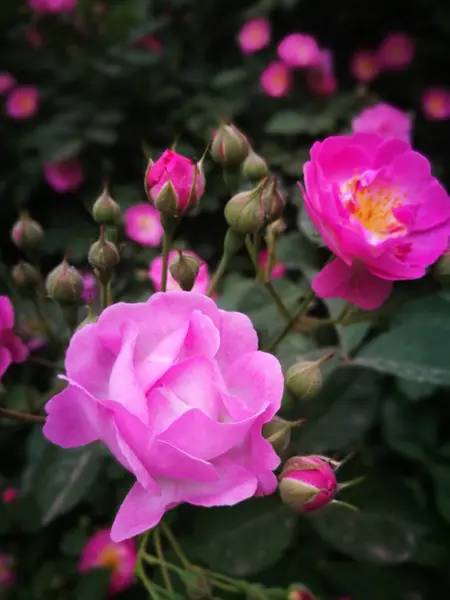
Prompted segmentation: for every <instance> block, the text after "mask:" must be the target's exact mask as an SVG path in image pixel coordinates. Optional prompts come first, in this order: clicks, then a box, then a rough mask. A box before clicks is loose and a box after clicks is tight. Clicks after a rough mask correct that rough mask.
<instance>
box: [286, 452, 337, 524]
mask: <svg viewBox="0 0 450 600" xmlns="http://www.w3.org/2000/svg"><path fill="white" fill-rule="evenodd" d="M279 490H280V496H281V499H282V501H283V502H284V503H285V504H287V505H288V506H290V507H291V508H292V509H293V510H294V511H295V512H298V513H304V512H311V511H313V510H316V509H318V508H320V507H322V506H325V505H326V504H329V503H330V502H331V501H332V500H333V498H334V497H335V495H336V493H337V491H338V484H337V481H336V475H335V473H334V470H333V468H332V466H331V465H330V462H329V461H327V460H326V459H325V458H323V457H321V456H294V457H293V458H290V459H289V460H288V461H287V462H286V464H285V465H284V467H283V470H282V472H281V475H280V481H279Z"/></svg>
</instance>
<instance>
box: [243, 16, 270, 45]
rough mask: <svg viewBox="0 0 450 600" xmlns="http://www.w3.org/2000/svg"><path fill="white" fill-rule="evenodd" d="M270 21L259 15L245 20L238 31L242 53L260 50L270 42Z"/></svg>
mask: <svg viewBox="0 0 450 600" xmlns="http://www.w3.org/2000/svg"><path fill="white" fill-rule="evenodd" d="M270 35H271V33H270V23H269V21H268V20H267V19H265V18H263V17H260V18H256V19H251V20H250V21H247V23H245V24H244V25H243V27H242V29H241V30H240V32H239V36H238V43H239V46H240V48H241V51H242V52H243V54H252V53H253V52H258V50H262V48H265V47H266V46H267V45H268V44H269V43H270Z"/></svg>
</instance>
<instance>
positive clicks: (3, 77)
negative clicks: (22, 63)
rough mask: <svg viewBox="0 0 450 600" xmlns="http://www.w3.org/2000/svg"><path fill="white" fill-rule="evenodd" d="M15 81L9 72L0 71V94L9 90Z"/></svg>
mask: <svg viewBox="0 0 450 600" xmlns="http://www.w3.org/2000/svg"><path fill="white" fill-rule="evenodd" d="M16 83H17V82H16V80H15V78H14V77H13V76H12V75H11V73H5V72H3V73H0V95H1V94H6V93H8V92H10V91H11V90H12V88H13V87H14V86H15V85H16Z"/></svg>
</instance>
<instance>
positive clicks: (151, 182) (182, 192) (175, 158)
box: [145, 150, 205, 217]
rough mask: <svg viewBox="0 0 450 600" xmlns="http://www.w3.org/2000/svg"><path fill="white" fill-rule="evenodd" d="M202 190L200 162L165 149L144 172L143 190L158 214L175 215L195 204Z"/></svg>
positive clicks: (202, 181)
mask: <svg viewBox="0 0 450 600" xmlns="http://www.w3.org/2000/svg"><path fill="white" fill-rule="evenodd" d="M204 189H205V176H204V174H203V167H202V164H201V161H200V162H199V163H196V164H194V163H193V162H192V161H191V160H189V159H188V158H186V157H185V156H182V155H181V154H177V153H176V152H173V151H172V150H166V151H165V152H164V154H163V155H162V156H161V157H160V158H159V159H158V160H157V161H156V162H155V163H153V162H152V161H150V162H149V165H148V167H147V171H146V173H145V191H146V193H147V196H148V199H149V200H150V202H151V203H152V204H153V205H154V206H155V208H157V209H158V210H159V211H161V212H162V213H165V214H167V215H171V216H173V217H179V216H181V215H183V214H185V213H188V212H189V211H191V210H193V209H194V208H196V207H197V206H198V203H199V201H200V198H201V196H202V194H203V192H204Z"/></svg>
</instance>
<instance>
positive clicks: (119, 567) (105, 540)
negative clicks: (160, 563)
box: [78, 529, 137, 596]
mask: <svg viewBox="0 0 450 600" xmlns="http://www.w3.org/2000/svg"><path fill="white" fill-rule="evenodd" d="M136 559H137V551H136V545H135V543H134V541H133V540H124V541H123V542H119V543H118V544H116V543H115V542H113V541H112V540H111V533H110V531H109V529H101V530H100V531H97V533H94V535H93V536H92V537H90V538H89V541H88V543H87V544H86V546H85V547H84V548H83V551H82V553H81V558H80V563H79V565H78V569H79V571H80V573H86V572H88V571H91V570H92V569H100V568H103V569H109V570H110V571H111V579H110V583H109V593H110V595H111V596H115V595H116V594H118V593H120V592H122V591H123V590H125V589H127V588H128V587H130V585H131V584H132V583H133V580H134V567H135V565H136Z"/></svg>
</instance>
